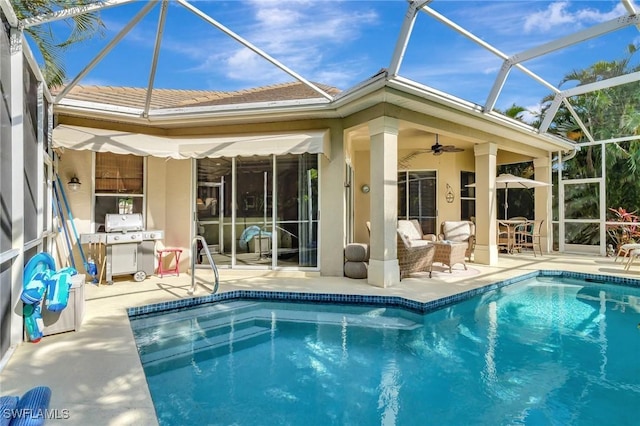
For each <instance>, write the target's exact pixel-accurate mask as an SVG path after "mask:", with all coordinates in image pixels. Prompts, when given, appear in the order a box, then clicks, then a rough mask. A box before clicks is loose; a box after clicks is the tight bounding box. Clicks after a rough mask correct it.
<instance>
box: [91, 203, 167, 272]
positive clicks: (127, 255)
mask: <svg viewBox="0 0 640 426" xmlns="http://www.w3.org/2000/svg"><path fill="white" fill-rule="evenodd" d="M104 229H105V231H106V232H99V233H95V234H81V235H80V243H81V244H91V243H93V244H95V243H102V244H104V245H105V247H106V256H105V262H106V265H105V266H106V280H107V283H108V284H112V283H113V277H114V276H117V275H128V274H133V279H134V280H135V281H137V282H140V281H143V280H144V279H145V278H146V277H147V275H151V274H153V272H154V271H155V242H156V240H161V239H163V238H164V231H162V230H148V231H145V230H144V222H143V220H142V215H141V214H137V213H136V214H107V215H106V217H105V226H104Z"/></svg>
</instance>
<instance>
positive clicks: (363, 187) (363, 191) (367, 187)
mask: <svg viewBox="0 0 640 426" xmlns="http://www.w3.org/2000/svg"><path fill="white" fill-rule="evenodd" d="M360 191H362V193H364V194H368V193H369V191H371V188H369V185H367V184H366V183H365V184H364V185H362V186H361V187H360Z"/></svg>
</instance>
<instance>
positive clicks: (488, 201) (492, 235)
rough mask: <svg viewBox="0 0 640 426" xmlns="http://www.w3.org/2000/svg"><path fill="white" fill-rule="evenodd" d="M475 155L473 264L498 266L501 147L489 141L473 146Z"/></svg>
mask: <svg viewBox="0 0 640 426" xmlns="http://www.w3.org/2000/svg"><path fill="white" fill-rule="evenodd" d="M474 153H475V156H476V247H475V250H474V252H473V253H474V261H475V262H476V263H480V264H483V265H497V264H498V245H497V233H498V231H497V223H496V221H497V219H498V215H497V211H498V210H497V207H496V202H497V201H496V172H497V168H496V154H497V153H498V145H496V144H495V143H492V142H489V143H484V144H480V145H475V146H474Z"/></svg>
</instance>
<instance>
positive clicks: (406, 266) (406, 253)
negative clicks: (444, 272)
mask: <svg viewBox="0 0 640 426" xmlns="http://www.w3.org/2000/svg"><path fill="white" fill-rule="evenodd" d="M434 254H435V246H434V245H433V244H432V243H431V242H430V241H427V240H417V239H414V240H409V239H408V238H407V237H406V236H405V234H404V233H403V232H402V231H401V230H400V229H398V264H399V266H400V280H401V281H402V278H404V277H406V276H407V275H409V274H412V273H414V272H429V278H431V266H432V264H433V255H434Z"/></svg>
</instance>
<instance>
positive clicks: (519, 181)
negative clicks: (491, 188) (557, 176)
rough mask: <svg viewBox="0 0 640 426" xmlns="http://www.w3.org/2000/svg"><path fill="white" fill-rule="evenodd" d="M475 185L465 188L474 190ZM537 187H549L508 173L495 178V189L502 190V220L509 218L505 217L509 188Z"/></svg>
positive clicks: (544, 183)
mask: <svg viewBox="0 0 640 426" xmlns="http://www.w3.org/2000/svg"><path fill="white" fill-rule="evenodd" d="M475 186H476V184H475V183H472V184H470V185H467V187H471V188H475ZM538 186H551V184H550V183H546V182H540V181H538V180H533V179H527V178H523V177H520V176H514V175H512V174H510V173H503V174H501V175H499V176H498V177H497V178H496V188H498V189H504V190H505V193H504V218H505V219H507V218H508V217H509V216H508V215H507V210H508V209H509V204H508V203H507V199H508V196H509V188H524V189H531V188H535V187H538Z"/></svg>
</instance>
